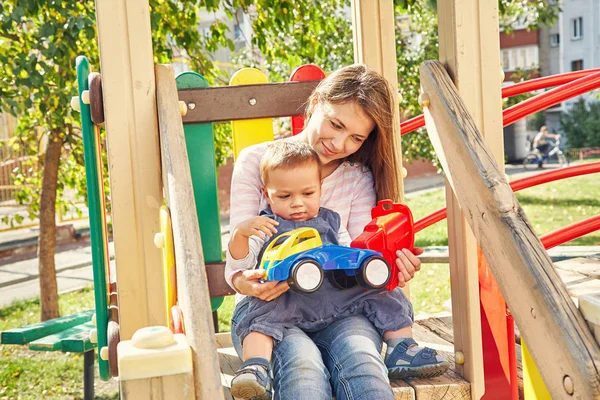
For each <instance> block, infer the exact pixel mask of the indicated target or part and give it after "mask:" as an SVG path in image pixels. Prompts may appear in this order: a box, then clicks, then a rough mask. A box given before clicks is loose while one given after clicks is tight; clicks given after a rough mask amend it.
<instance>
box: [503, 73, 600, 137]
mask: <svg viewBox="0 0 600 400" xmlns="http://www.w3.org/2000/svg"><path fill="white" fill-rule="evenodd" d="M598 88H600V72H596V73H594V74H590V75H587V76H585V77H583V78H579V79H577V80H575V81H573V82H570V83H567V84H564V85H562V86H559V87H557V88H554V89H552V90H549V91H547V92H545V93H542V94H538V95H537V96H535V97H531V98H529V99H527V100H525V101H522V102H521V103H519V104H517V105H514V106H512V107H509V108H507V109H506V110H504V111H503V112H502V116H503V123H504V126H507V125H510V124H512V123H513V122H515V121H518V120H520V119H521V118H524V117H526V116H528V115H530V114H533V113H535V112H538V111H540V110H545V109H546V108H548V107H550V106H553V105H555V104H558V103H560V102H561V101H565V100H567V99H570V98H572V97H575V96H579V95H580V94H583V93H587V92H589V91H591V90H594V89H598Z"/></svg>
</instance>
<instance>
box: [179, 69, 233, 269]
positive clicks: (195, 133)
mask: <svg viewBox="0 0 600 400" xmlns="http://www.w3.org/2000/svg"><path fill="white" fill-rule="evenodd" d="M176 81H177V89H195V88H207V87H208V83H207V82H206V80H205V79H204V77H203V76H202V75H200V74H197V73H195V72H184V73H182V74H179V75H178V76H177V78H176ZM196 107H202V105H201V104H196ZM183 130H184V132H185V143H186V147H187V152H188V159H189V164H190V172H191V175H192V185H193V186H194V197H195V200H196V212H197V213H198V222H199V224H200V236H201V238H202V249H203V252H204V261H205V262H219V261H222V259H221V221H220V218H219V201H218V198H217V165H216V162H215V145H214V140H215V139H214V134H213V129H212V123H204V124H186V125H184V128H183Z"/></svg>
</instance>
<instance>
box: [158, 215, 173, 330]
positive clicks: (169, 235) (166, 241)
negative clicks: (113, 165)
mask: <svg viewBox="0 0 600 400" xmlns="http://www.w3.org/2000/svg"><path fill="white" fill-rule="evenodd" d="M159 213H160V214H159V218H160V234H159V235H160V239H158V242H157V243H156V244H157V246H158V247H160V249H161V252H162V263H163V274H164V280H165V288H166V292H167V298H166V300H167V301H166V304H165V306H166V313H167V321H170V320H171V312H170V311H171V307H173V306H174V305H175V304H177V275H176V273H175V252H174V250H173V230H172V227H171V214H170V213H169V209H168V208H167V207H166V206H162V207H161V208H160V212H159Z"/></svg>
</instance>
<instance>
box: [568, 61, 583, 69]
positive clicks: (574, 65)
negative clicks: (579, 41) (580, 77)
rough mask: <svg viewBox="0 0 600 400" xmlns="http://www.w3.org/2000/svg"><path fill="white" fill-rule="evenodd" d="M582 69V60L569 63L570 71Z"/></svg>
mask: <svg viewBox="0 0 600 400" xmlns="http://www.w3.org/2000/svg"><path fill="white" fill-rule="evenodd" d="M582 69H583V60H575V61H571V71H581V70H582Z"/></svg>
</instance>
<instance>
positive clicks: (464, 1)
mask: <svg viewBox="0 0 600 400" xmlns="http://www.w3.org/2000/svg"><path fill="white" fill-rule="evenodd" d="M493 2H494V0H483V1H482V0H453V1H444V2H439V4H438V8H437V11H438V21H439V25H438V32H439V38H440V42H439V57H440V61H441V62H442V63H443V64H444V65H445V66H446V68H447V69H448V71H449V73H450V75H451V76H452V80H453V81H454V83H455V85H456V87H457V89H458V91H459V92H460V93H461V95H462V96H463V98H464V101H465V104H466V108H467V109H468V110H469V112H470V114H471V115H472V116H473V118H474V120H475V124H476V125H477V126H478V127H479V128H480V129H481V130H482V132H484V135H485V140H486V141H487V143H489V144H490V145H491V146H493V147H494V148H495V154H494V155H495V157H496V159H497V160H498V161H500V160H501V159H502V158H501V157H503V146H504V144H503V135H502V125H501V121H502V120H501V118H502V115H501V112H502V99H501V96H500V84H501V82H500V67H499V66H500V65H501V64H500V56H499V54H500V45H499V36H498V35H499V34H498V4H497V2H496V4H493ZM446 202H447V207H448V245H449V246H448V247H449V248H450V249H451V251H450V255H449V256H450V257H449V258H450V260H449V261H450V285H451V291H452V294H453V296H452V308H453V310H455V312H454V313H453V316H454V318H455V320H454V336H455V342H454V343H455V345H456V347H457V349H460V351H462V352H463V354H464V355H465V364H464V366H461V367H460V368H458V370H457V371H458V372H459V373H460V374H462V375H463V376H465V377H466V378H467V379H468V380H469V381H471V383H472V384H473V398H475V399H478V398H480V397H481V396H482V395H483V393H484V391H485V390H486V387H485V382H484V370H483V348H482V344H481V337H482V336H481V316H480V313H481V310H482V308H483V309H484V310H485V307H486V306H485V304H486V301H488V300H489V299H487V298H486V299H484V303H483V305H482V303H481V299H480V297H479V290H480V284H479V276H480V275H483V276H484V277H485V276H491V274H485V273H483V274H482V273H480V272H479V260H478V258H479V257H478V250H477V243H476V241H475V238H474V236H473V233H472V232H471V230H470V229H469V227H468V224H467V222H466V220H465V218H464V216H463V214H462V211H461V209H460V206H459V204H458V201H457V199H456V197H455V196H454V194H453V193H452V189H451V188H450V186H449V185H448V183H447V182H446ZM483 263H484V261H483V260H482V264H483ZM486 269H487V267H486V266H485V265H482V270H483V271H485V270H486ZM494 286H495V285H494V283H493V278H492V282H486V284H485V286H484V289H483V290H487V289H486V288H490V287H494ZM488 293H489V292H488ZM484 296H485V294H484ZM500 303H502V301H501V300H500ZM496 310H502V304H499V305H497V307H496ZM488 317H490V316H489V315H488ZM496 317H497V318H494V320H493V321H491V322H496V323H500V324H504V326H505V325H506V317H505V316H504V313H502V314H501V315H497V316H496ZM490 318H491V317H490ZM498 318H500V319H502V318H503V320H502V321H498ZM488 322H489V320H488ZM500 331H502V329H500ZM503 332H506V328H505V329H504V331H503ZM496 345H497V346H498V349H503V348H504V346H506V343H504V344H500V343H497V344H496ZM492 346H494V344H491V346H489V347H492ZM489 347H488V348H489ZM499 356H500V357H498V358H499V359H501V360H503V361H505V362H507V361H508V357H507V354H504V355H503V357H502V355H499ZM487 362H488V364H489V363H490V362H491V360H490V359H488V360H487ZM496 370H497V371H503V370H504V371H508V365H502V367H501V368H497V369H496ZM488 378H491V376H490V375H489V373H488ZM492 379H494V378H492ZM498 381H499V380H498ZM498 381H497V382H498ZM505 388H506V387H505ZM487 390H494V391H497V387H489V388H487ZM503 394H505V395H506V394H508V393H503ZM496 395H498V393H496Z"/></svg>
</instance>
